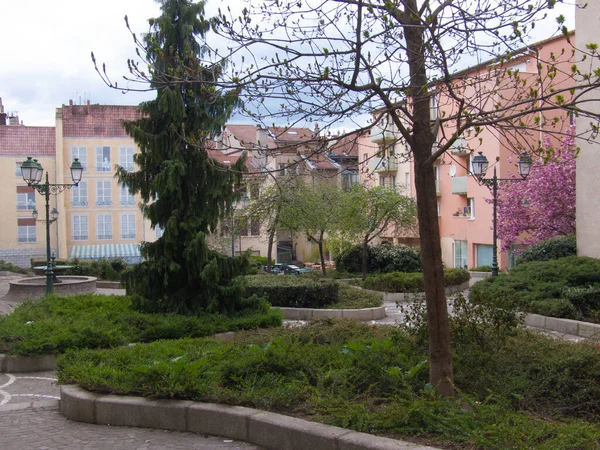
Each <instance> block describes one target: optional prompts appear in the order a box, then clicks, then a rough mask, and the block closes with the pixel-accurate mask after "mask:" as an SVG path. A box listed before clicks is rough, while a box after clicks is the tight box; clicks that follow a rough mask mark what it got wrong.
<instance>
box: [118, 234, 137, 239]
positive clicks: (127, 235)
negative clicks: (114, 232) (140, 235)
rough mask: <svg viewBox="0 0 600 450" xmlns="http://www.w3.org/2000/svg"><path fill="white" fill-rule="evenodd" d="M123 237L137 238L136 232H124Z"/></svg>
mask: <svg viewBox="0 0 600 450" xmlns="http://www.w3.org/2000/svg"><path fill="white" fill-rule="evenodd" d="M121 239H135V233H123V234H121Z"/></svg>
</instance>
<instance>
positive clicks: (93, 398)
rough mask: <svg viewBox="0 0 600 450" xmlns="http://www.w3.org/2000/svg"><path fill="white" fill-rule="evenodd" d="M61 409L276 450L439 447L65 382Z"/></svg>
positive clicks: (74, 416) (80, 417)
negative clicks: (107, 392) (91, 389)
mask: <svg viewBox="0 0 600 450" xmlns="http://www.w3.org/2000/svg"><path fill="white" fill-rule="evenodd" d="M60 398H61V400H60V413H61V414H62V415H63V416H64V417H66V418H67V419H70V420H73V421H77V422H86V423H92V424H96V425H111V426H128V427H142V428H159V429H165V430H173V431H184V432H192V433H199V434H208V435H213V436H224V437H227V438H231V439H237V440H242V441H245V442H250V443H252V444H256V445H259V446H261V447H264V448H267V449H272V450H306V449H319V450H376V449H377V450H387V449H389V450H392V449H396V450H398V449H411V448H412V449H415V450H417V449H418V450H433V447H425V446H421V445H417V444H411V443H409V442H403V441H398V440H394V439H389V438H384V437H379V436H373V435H370V434H366V433H359V432H356V431H351V430H346V429H344V428H339V427H333V426H330V425H323V424H320V423H316V422H309V421H307V420H303V419H297V418H294V417H289V416H282V415H280V414H275V413H271V412H264V411H259V410H256V409H252V408H246V407H242V406H228V405H218V404H213V403H198V402H192V401H189V400H149V399H147V398H143V397H130V396H119V395H100V394H96V393H92V392H88V391H85V390H83V389H82V388H80V387H79V386H76V385H70V386H61V389H60Z"/></svg>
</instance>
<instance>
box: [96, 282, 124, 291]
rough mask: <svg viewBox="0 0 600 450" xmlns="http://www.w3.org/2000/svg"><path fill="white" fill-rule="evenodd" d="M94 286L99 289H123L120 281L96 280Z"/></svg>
mask: <svg viewBox="0 0 600 450" xmlns="http://www.w3.org/2000/svg"><path fill="white" fill-rule="evenodd" d="M96 287H97V288H99V289H124V288H123V287H122V286H121V282H120V281H106V280H98V281H96Z"/></svg>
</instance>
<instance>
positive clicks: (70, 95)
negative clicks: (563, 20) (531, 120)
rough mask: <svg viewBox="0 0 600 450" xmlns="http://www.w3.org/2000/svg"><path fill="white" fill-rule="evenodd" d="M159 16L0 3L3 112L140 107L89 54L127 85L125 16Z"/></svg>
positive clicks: (98, 1) (145, 8) (84, 3)
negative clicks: (107, 78)
mask: <svg viewBox="0 0 600 450" xmlns="http://www.w3.org/2000/svg"><path fill="white" fill-rule="evenodd" d="M236 2H237V3H236ZM222 5H228V6H231V7H232V8H236V7H237V6H239V7H242V6H243V5H242V1H240V0H229V1H226V2H223V1H221V0H210V1H208V7H209V11H210V10H213V11H216V10H217V8H218V7H219V6H221V7H222ZM159 13H160V8H159V4H158V3H156V2H155V1H153V0H58V1H49V0H18V1H15V0H0V30H2V31H3V33H2V34H3V39H2V44H0V98H1V99H2V104H3V105H4V110H5V112H13V111H14V112H16V113H17V114H18V116H19V119H20V120H21V121H22V122H23V124H24V125H30V126H54V124H55V121H54V114H55V110H56V108H57V107H60V106H61V105H63V104H68V103H69V100H73V102H74V103H76V104H79V103H85V102H86V101H87V100H89V101H90V102H91V103H92V104H95V103H98V104H106V105H137V104H139V103H140V102H142V101H144V100H149V99H151V98H153V97H154V94H153V93H148V92H146V93H135V92H129V93H126V94H123V93H122V92H121V91H117V90H113V89H111V88H109V87H107V86H106V85H105V84H104V82H103V81H102V80H101V78H100V76H99V75H98V74H97V73H96V72H95V69H94V66H93V63H92V60H91V57H90V52H92V51H93V52H94V54H95V56H96V60H97V61H98V62H99V64H102V63H103V62H104V63H106V66H107V70H108V73H109V74H110V75H111V78H113V79H114V80H117V81H119V85H124V81H122V76H123V75H127V74H128V71H127V59H128V58H132V57H135V47H134V44H133V39H132V37H131V34H130V33H129V31H128V30H127V28H126V26H125V21H124V16H125V15H127V16H128V18H129V24H130V26H131V28H132V29H133V30H134V31H135V32H136V33H138V35H139V34H141V33H143V32H145V31H147V30H148V22H147V20H148V18H150V17H156V16H158V15H159ZM551 14H552V16H553V17H555V16H557V15H558V14H564V15H565V16H566V17H567V19H568V23H567V24H568V26H569V28H572V27H574V19H573V17H574V9H573V7H564V6H559V7H557V8H556V9H555V10H554V11H553V12H551ZM540 25H543V24H538V26H537V27H536V35H535V40H541V39H545V38H548V37H550V34H548V33H549V32H550V31H549V30H554V29H555V28H556V27H555V22H554V19H553V18H551V19H550V20H549V22H548V25H549V26H540ZM544 33H546V34H544Z"/></svg>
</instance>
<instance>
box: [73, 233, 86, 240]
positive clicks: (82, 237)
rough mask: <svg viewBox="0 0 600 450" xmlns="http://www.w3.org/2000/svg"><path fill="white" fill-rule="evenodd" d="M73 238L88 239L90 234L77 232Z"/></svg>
mask: <svg viewBox="0 0 600 450" xmlns="http://www.w3.org/2000/svg"><path fill="white" fill-rule="evenodd" d="M73 240H74V241H87V240H88V235H87V234H75V235H73Z"/></svg>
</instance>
